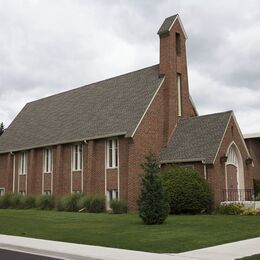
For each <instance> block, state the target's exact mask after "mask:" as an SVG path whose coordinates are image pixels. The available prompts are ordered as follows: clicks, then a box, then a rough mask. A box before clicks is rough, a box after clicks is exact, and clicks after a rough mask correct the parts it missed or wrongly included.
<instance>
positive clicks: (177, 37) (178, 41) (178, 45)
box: [175, 33, 181, 55]
mask: <svg viewBox="0 0 260 260" xmlns="http://www.w3.org/2000/svg"><path fill="white" fill-rule="evenodd" d="M175 40H176V43H175V44H176V54H177V55H181V36H180V34H179V33H176V34H175Z"/></svg>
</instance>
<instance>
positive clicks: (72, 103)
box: [0, 65, 163, 153]
mask: <svg viewBox="0 0 260 260" xmlns="http://www.w3.org/2000/svg"><path fill="white" fill-rule="evenodd" d="M158 75H159V65H155V66H151V67H148V68H144V69H141V70H138V71H135V72H131V73H127V74H124V75H121V76H118V77H114V78H111V79H107V80H104V81H100V82H97V83H93V84H90V85H87V86H84V87H80V88H77V89H73V90H70V91H67V92H63V93H60V94H57V95H54V96H50V97H47V98H43V99H40V100H37V101H34V102H31V103H28V104H26V105H25V107H24V108H23V109H22V111H21V112H20V113H19V114H18V115H17V117H16V118H15V120H14V121H13V122H12V123H11V125H10V126H9V127H8V129H7V130H6V131H5V132H4V134H3V135H2V136H1V138H0V153H4V152H9V151H18V150H25V149H29V148H35V147H42V146H47V145H52V144H58V143H69V142H74V141H79V140H84V139H93V138H97V137H102V136H109V135H117V134H125V135H126V137H129V136H131V135H132V134H133V132H134V130H135V128H136V126H137V125H138V122H139V120H140V119H141V117H142V115H143V114H144V112H145V110H146V108H147V106H148V105H149V103H150V101H151V99H152V97H153V95H154V94H155V92H156V90H157V89H158V87H159V86H160V84H161V83H162V81H163V78H159V76H158Z"/></svg>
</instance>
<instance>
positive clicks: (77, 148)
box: [72, 144, 83, 171]
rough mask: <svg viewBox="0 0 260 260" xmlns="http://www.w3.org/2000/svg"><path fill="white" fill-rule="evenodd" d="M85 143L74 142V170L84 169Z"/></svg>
mask: <svg viewBox="0 0 260 260" xmlns="http://www.w3.org/2000/svg"><path fill="white" fill-rule="evenodd" d="M82 164H83V145H82V144H74V145H73V147H72V171H82Z"/></svg>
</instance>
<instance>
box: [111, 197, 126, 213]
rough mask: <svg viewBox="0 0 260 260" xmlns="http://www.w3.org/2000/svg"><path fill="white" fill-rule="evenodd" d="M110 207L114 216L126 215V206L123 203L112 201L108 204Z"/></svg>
mask: <svg viewBox="0 0 260 260" xmlns="http://www.w3.org/2000/svg"><path fill="white" fill-rule="evenodd" d="M110 207H111V209H112V211H113V213H114V214H123V213H127V204H126V203H125V202H124V201H120V200H112V201H111V202H110Z"/></svg>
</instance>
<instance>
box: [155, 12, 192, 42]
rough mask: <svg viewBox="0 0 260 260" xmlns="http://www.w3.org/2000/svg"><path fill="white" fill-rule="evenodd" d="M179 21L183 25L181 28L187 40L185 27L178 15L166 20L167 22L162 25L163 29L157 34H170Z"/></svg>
mask: <svg viewBox="0 0 260 260" xmlns="http://www.w3.org/2000/svg"><path fill="white" fill-rule="evenodd" d="M177 20H178V21H179V23H180V25H181V28H182V31H183V33H184V36H185V38H186V39H187V38H188V37H187V34H186V32H185V30H184V27H183V24H182V22H181V19H180V16H179V15H178V14H175V15H172V16H170V17H167V18H165V20H164V22H163V24H162V25H161V27H160V29H159V31H158V32H157V34H158V35H162V34H165V33H168V32H169V31H170V30H171V28H172V26H173V25H174V23H175V22H176V21H177Z"/></svg>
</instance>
